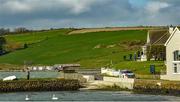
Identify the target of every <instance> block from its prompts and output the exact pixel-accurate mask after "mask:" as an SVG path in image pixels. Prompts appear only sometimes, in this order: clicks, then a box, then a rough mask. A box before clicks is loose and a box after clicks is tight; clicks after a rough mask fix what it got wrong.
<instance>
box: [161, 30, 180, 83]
mask: <svg viewBox="0 0 180 102" xmlns="http://www.w3.org/2000/svg"><path fill="white" fill-rule="evenodd" d="M169 33H170V34H171V35H170V37H169V38H168V40H167V41H166V43H165V46H166V63H165V64H166V68H167V70H166V75H161V79H164V80H179V81H180V31H179V28H178V27H176V28H175V29H173V28H170V29H169Z"/></svg>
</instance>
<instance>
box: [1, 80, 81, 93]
mask: <svg viewBox="0 0 180 102" xmlns="http://www.w3.org/2000/svg"><path fill="white" fill-rule="evenodd" d="M79 88H80V84H79V82H78V80H64V79H53V80H45V79H44V80H16V81H0V92H21V91H67V90H78V89H79Z"/></svg>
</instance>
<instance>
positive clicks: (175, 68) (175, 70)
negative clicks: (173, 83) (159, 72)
mask: <svg viewBox="0 0 180 102" xmlns="http://www.w3.org/2000/svg"><path fill="white" fill-rule="evenodd" d="M174 73H177V64H174Z"/></svg>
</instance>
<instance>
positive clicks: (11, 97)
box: [0, 91, 180, 101]
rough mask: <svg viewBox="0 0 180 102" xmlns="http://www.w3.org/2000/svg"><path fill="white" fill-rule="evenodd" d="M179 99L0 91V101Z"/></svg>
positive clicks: (73, 92)
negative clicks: (26, 99)
mask: <svg viewBox="0 0 180 102" xmlns="http://www.w3.org/2000/svg"><path fill="white" fill-rule="evenodd" d="M26 95H28V97H27V98H29V100H30V101H53V100H54V101H132V100H133V101H180V97H175V96H161V95H143V94H133V93H131V92H120V91H118V92H117V91H116V92H113V91H58V92H19V93H1V94H0V101H25V98H26Z"/></svg>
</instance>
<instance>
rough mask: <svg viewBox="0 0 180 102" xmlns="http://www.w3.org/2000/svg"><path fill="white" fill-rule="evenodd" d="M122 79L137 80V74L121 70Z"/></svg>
mask: <svg viewBox="0 0 180 102" xmlns="http://www.w3.org/2000/svg"><path fill="white" fill-rule="evenodd" d="M120 77H121V78H135V74H134V73H133V72H132V71H129V70H121V71H120Z"/></svg>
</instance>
